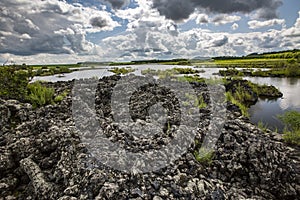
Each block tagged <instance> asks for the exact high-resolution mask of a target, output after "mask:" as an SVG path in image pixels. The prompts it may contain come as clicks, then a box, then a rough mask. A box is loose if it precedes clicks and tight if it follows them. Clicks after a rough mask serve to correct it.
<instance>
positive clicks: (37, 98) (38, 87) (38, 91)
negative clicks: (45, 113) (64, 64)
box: [27, 82, 54, 108]
mask: <svg viewBox="0 0 300 200" xmlns="http://www.w3.org/2000/svg"><path fill="white" fill-rule="evenodd" d="M27 88H28V96H27V99H28V100H29V101H30V102H31V104H32V106H33V108H37V107H41V106H44V105H48V104H53V102H54V101H53V98H54V89H53V88H48V87H46V86H43V85H42V84H41V83H40V82H34V83H31V84H29V85H28V87H27Z"/></svg>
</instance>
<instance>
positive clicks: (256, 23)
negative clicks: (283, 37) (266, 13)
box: [248, 19, 285, 29]
mask: <svg viewBox="0 0 300 200" xmlns="http://www.w3.org/2000/svg"><path fill="white" fill-rule="evenodd" d="M284 24H285V20H284V19H271V20H267V21H257V20H252V21H249V22H248V25H249V28H250V29H258V28H264V27H270V26H275V25H281V26H284Z"/></svg>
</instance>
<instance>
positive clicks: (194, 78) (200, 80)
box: [177, 76, 206, 83]
mask: <svg viewBox="0 0 300 200" xmlns="http://www.w3.org/2000/svg"><path fill="white" fill-rule="evenodd" d="M177 80H178V81H187V82H189V83H191V82H198V83H205V80H206V79H204V78H201V77H199V76H179V77H177Z"/></svg>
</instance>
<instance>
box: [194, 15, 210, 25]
mask: <svg viewBox="0 0 300 200" xmlns="http://www.w3.org/2000/svg"><path fill="white" fill-rule="evenodd" d="M208 22H209V19H208V15H206V14H199V15H198V16H197V18H196V23H197V24H207V23H208Z"/></svg>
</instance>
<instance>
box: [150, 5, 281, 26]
mask: <svg viewBox="0 0 300 200" xmlns="http://www.w3.org/2000/svg"><path fill="white" fill-rule="evenodd" d="M152 1H153V8H156V9H157V10H158V11H159V13H160V14H161V15H163V16H165V17H166V18H168V19H172V20H175V21H180V20H183V19H187V18H188V17H189V16H190V14H192V13H193V12H194V11H195V8H198V9H200V10H205V11H206V12H209V13H223V14H230V13H236V12H240V13H251V12H253V11H256V16H257V17H258V18H263V19H272V18H275V17H277V8H278V7H279V6H280V5H282V0H264V1H262V0H249V1H244V0H226V1H222V0H197V1H195V0H185V1H182V0H168V1H167V0H152Z"/></svg>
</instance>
